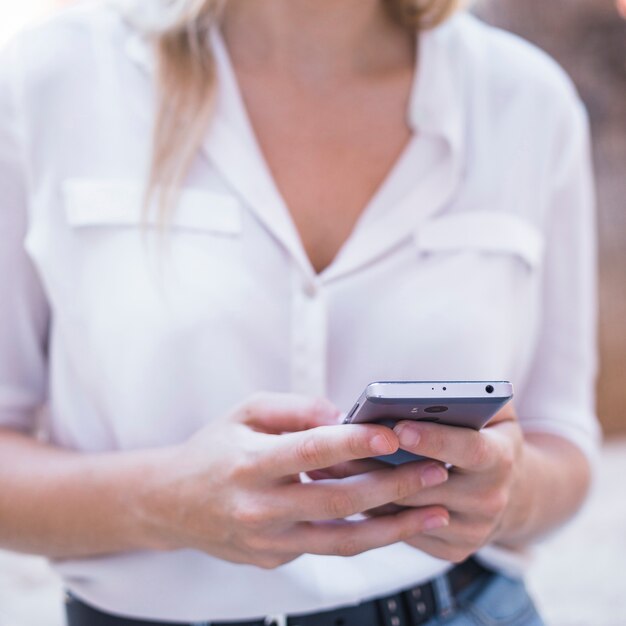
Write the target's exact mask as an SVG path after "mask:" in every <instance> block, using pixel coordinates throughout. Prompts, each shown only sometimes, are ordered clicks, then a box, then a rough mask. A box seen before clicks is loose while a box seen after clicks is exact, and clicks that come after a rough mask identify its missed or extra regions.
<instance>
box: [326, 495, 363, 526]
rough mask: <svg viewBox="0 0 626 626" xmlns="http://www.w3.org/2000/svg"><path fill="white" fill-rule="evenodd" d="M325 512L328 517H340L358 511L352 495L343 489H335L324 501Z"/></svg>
mask: <svg viewBox="0 0 626 626" xmlns="http://www.w3.org/2000/svg"><path fill="white" fill-rule="evenodd" d="M324 508H325V513H326V514H327V515H328V517H329V519H341V518H344V517H347V516H348V515H352V514H354V513H358V512H359V511H358V510H357V508H356V506H355V503H354V500H353V498H352V496H351V495H350V494H349V493H347V492H345V491H337V492H336V493H333V494H332V495H330V496H329V497H328V498H327V499H326V501H325V502H324Z"/></svg>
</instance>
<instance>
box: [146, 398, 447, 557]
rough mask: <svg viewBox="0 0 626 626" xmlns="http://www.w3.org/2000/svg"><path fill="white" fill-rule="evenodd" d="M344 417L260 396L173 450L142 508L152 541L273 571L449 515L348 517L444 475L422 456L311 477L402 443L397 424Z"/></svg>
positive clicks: (301, 402) (432, 511)
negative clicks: (341, 420)
mask: <svg viewBox="0 0 626 626" xmlns="http://www.w3.org/2000/svg"><path fill="white" fill-rule="evenodd" d="M337 419H338V411H337V410H336V409H335V408H334V407H333V406H332V405H330V404H329V403H328V402H326V401H323V400H314V399H309V398H305V397H301V396H296V395H288V394H260V395H257V396H254V397H253V398H251V399H250V400H248V401H246V402H244V403H243V404H242V405H240V406H239V407H238V408H236V409H235V410H234V411H233V412H232V413H231V414H230V415H227V416H226V417H225V418H223V419H220V420H217V421H215V422H213V423H211V424H209V425H207V426H206V427H204V428H203V429H202V430H200V431H199V432H198V433H196V434H195V435H194V436H193V437H192V438H191V439H190V440H189V441H187V442H186V443H184V444H182V445H179V446H175V447H173V448H170V449H168V450H166V451H164V454H163V455H161V456H160V459H161V460H160V462H159V464H158V467H156V468H155V470H154V472H151V476H150V478H149V479H147V485H146V488H145V489H144V490H143V496H142V498H141V505H140V513H141V515H142V518H143V519H144V521H145V522H146V525H147V526H148V527H149V532H150V533H151V535H152V537H153V538H154V544H155V545H157V546H158V547H160V548H162V549H185V548H192V549H197V550H202V551H204V552H206V553H208V554H211V555H213V556H216V557H218V558H221V559H224V560H228V561H232V562H236V563H247V564H252V565H256V566H259V567H264V568H274V567H277V566H279V565H282V564H284V563H287V562H289V561H291V560H293V559H295V558H297V557H298V556H300V555H301V554H304V553H311V554H328V555H341V556H352V555H355V554H358V553H361V552H364V551H366V550H371V549H373V548H377V547H381V546H385V545H389V544H392V543H396V542H399V541H404V540H405V539H407V538H408V537H412V536H414V535H415V534H416V533H417V532H419V531H420V530H422V529H426V528H428V527H430V528H432V526H431V524H432V523H433V522H436V521H438V520H441V518H446V517H447V512H446V510H445V509H443V508H442V507H439V506H431V507H427V508H422V509H407V510H405V511H400V512H397V513H394V514H390V515H385V516H382V517H377V518H374V519H359V520H346V519H345V518H346V517H350V516H352V515H355V514H357V513H362V512H363V511H366V510H368V509H373V508H376V507H380V506H383V505H385V504H387V503H390V502H393V501H396V500H399V499H402V498H404V497H407V496H409V495H412V494H415V493H416V492H417V491H419V490H420V489H423V488H424V487H427V486H431V485H432V484H436V483H433V482H432V476H433V475H435V476H437V475H441V472H439V473H438V472H430V473H429V472H427V470H428V468H429V467H430V466H432V465H434V464H436V463H434V462H432V461H421V462H415V463H407V464H405V465H403V466H401V467H397V468H395V467H381V469H377V470H374V471H371V472H368V473H366V474H362V475H359V476H354V477H350V478H343V479H328V480H320V481H315V482H308V481H303V480H302V479H301V475H302V474H303V473H305V472H310V471H314V470H317V469H322V468H326V467H329V466H332V465H336V464H339V463H344V462H347V461H350V460H354V459H360V458H367V457H371V456H376V455H380V454H389V453H392V452H395V451H396V450H397V449H398V439H397V437H396V436H395V434H394V433H393V431H392V430H391V429H389V428H386V427H384V426H377V425H365V424H360V425H356V424H355V425H342V426H338V424H337ZM444 475H445V473H444ZM429 478H430V480H429ZM439 481H441V479H439Z"/></svg>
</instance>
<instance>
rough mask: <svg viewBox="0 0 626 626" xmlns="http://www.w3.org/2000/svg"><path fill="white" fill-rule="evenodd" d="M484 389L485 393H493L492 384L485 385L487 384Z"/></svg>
mask: <svg viewBox="0 0 626 626" xmlns="http://www.w3.org/2000/svg"><path fill="white" fill-rule="evenodd" d="M485 391H486V392H487V393H493V385H487V386H486V387H485Z"/></svg>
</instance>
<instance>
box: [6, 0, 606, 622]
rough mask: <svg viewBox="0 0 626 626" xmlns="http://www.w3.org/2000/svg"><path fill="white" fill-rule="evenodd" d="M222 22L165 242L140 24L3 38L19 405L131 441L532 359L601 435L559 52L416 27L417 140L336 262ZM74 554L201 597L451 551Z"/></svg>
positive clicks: (582, 145)
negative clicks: (214, 98) (241, 75)
mask: <svg viewBox="0 0 626 626" xmlns="http://www.w3.org/2000/svg"><path fill="white" fill-rule="evenodd" d="M211 45H212V46H213V47H214V50H215V54H216V58H217V67H218V75H219V88H218V102H217V110H216V114H215V118H214V120H213V123H212V125H211V128H210V130H209V132H207V134H206V137H205V139H204V141H203V145H202V149H201V152H200V153H199V154H198V156H197V158H196V160H195V162H194V163H193V166H192V170H191V172H190V175H189V177H188V180H187V181H186V183H185V187H184V190H183V193H182V196H181V199H180V203H179V205H178V207H177V210H176V212H175V215H174V217H173V223H172V227H171V232H170V234H169V236H168V243H167V245H166V246H160V245H159V238H158V235H157V232H156V229H154V228H153V229H149V231H148V233H147V235H145V234H144V231H142V226H141V210H140V206H141V197H142V190H143V185H144V182H145V178H146V173H147V169H148V162H149V152H150V138H151V127H152V122H153V114H154V104H155V98H154V81H153V78H154V76H153V71H154V68H153V62H152V58H151V53H150V49H149V48H148V46H147V45H146V43H145V42H144V40H143V39H142V37H141V35H140V34H139V33H138V32H136V31H135V30H133V28H132V27H131V26H129V25H128V24H127V23H126V22H125V21H124V20H123V19H122V17H121V16H120V15H119V13H117V12H116V11H115V10H114V9H112V8H109V7H107V6H106V5H104V4H102V3H100V2H96V3H92V2H88V3H81V4H80V5H79V6H78V7H75V8H72V9H70V10H68V11H66V12H64V13H63V14H62V15H60V16H57V17H55V18H53V19H52V20H50V21H48V22H46V23H44V24H41V25H39V26H37V27H35V28H34V29H33V30H31V31H30V32H28V33H26V34H24V35H23V36H21V37H19V38H18V39H17V40H16V41H15V42H14V43H13V44H12V45H11V46H9V48H8V49H7V50H5V52H4V53H3V54H2V58H1V59H0V424H2V425H4V426H6V427H9V428H15V429H20V430H23V431H31V430H32V429H33V428H34V427H35V421H36V416H37V415H38V414H41V421H42V428H43V431H44V433H45V434H46V435H47V436H48V438H49V440H50V441H51V442H52V443H53V444H54V445H57V446H62V447H66V448H71V449H75V450H81V451H84V452H86V453H89V452H95V451H103V450H130V449H138V448H146V447H152V446H163V445H168V444H172V443H176V442H182V441H184V440H185V439H186V438H187V437H189V436H190V435H191V434H192V433H194V432H195V431H197V430H198V429H199V428H201V427H202V426H204V425H205V424H207V423H208V422H210V421H211V420H212V419H213V418H215V417H217V416H219V415H222V414H224V413H225V412H227V411H228V410H229V409H230V408H231V407H233V406H234V405H236V404H237V403H239V402H240V401H241V400H242V399H244V398H246V397H247V396H248V395H249V394H252V393H253V392H256V391H259V390H271V391H294V392H300V393H304V394H322V395H325V396H327V397H328V398H330V399H331V400H332V401H333V402H334V403H335V404H336V405H337V406H338V407H340V408H342V409H343V410H347V409H348V408H349V407H350V406H351V404H352V402H353V401H354V400H355V398H356V397H357V396H358V395H359V393H360V392H361V391H362V390H363V388H364V386H365V385H366V384H367V383H369V382H371V381H374V380H404V379H411V380H419V379H424V380H437V379H439V380H446V379H447V380H468V379H497V380H500V379H508V380H511V381H512V382H513V384H514V387H515V403H516V408H517V411H518V413H519V416H520V420H521V423H522V426H523V428H524V429H525V430H526V431H541V432H549V433H556V434H558V435H560V436H562V437H564V438H565V439H567V440H569V441H571V442H573V443H574V444H576V445H578V446H579V447H580V448H581V449H582V450H583V451H584V452H585V453H586V454H587V455H588V456H589V457H593V455H594V454H595V451H596V446H597V441H598V434H599V431H598V426H597V422H596V419H595V415H594V392H593V382H594V376H595V371H596V347H595V332H596V328H595V324H596V286H595V238H594V231H595V225H594V219H595V218H594V202H593V185H592V175H591V167H590V159H589V138H588V129H587V120H586V115H585V112H584V109H583V107H582V105H581V103H580V100H579V99H578V97H577V95H576V93H575V90H574V88H573V86H572V84H571V82H570V81H569V79H568V78H567V77H566V76H565V75H564V74H563V72H562V70H561V69H560V68H559V67H557V65H556V64H555V63H554V62H553V61H551V60H550V59H549V58H547V57H546V56H545V55H544V54H543V53H541V52H539V51H538V50H537V49H535V48H534V47H532V46H531V45H529V44H527V43H525V42H524V41H522V40H520V39H518V38H517V37H514V36H513V35H510V34H506V33H504V32H502V31H500V30H497V29H494V28H491V27H488V26H486V25H485V24H482V23H481V22H479V21H478V20H476V19H475V18H473V17H471V16H469V15H467V14H459V15H457V16H456V17H454V18H452V19H451V20H449V21H448V22H447V23H446V24H445V25H443V26H440V27H438V28H437V29H435V30H434V31H431V32H428V33H425V34H424V35H423V36H422V37H420V42H419V50H418V52H419V54H418V58H419V68H418V71H417V73H416V79H415V83H414V89H413V93H412V97H411V101H410V106H409V109H408V111H407V119H408V123H409V124H410V126H411V128H412V129H413V130H414V131H415V133H414V136H413V139H412V140H411V142H410V144H409V145H408V147H407V148H406V150H405V152H404V153H403V155H402V156H401V158H400V159H399V160H398V162H397V164H396V165H395V167H394V169H393V170H392V172H391V173H390V174H389V176H388V178H387V180H386V181H385V183H384V184H383V185H382V187H381V188H380V189H379V191H378V192H377V193H376V194H375V196H374V197H373V198H372V200H371V202H370V203H369V205H368V206H367V207H366V208H365V210H364V212H363V214H362V216H361V217H360V219H359V221H358V223H357V225H356V227H355V228H354V230H353V232H352V233H351V234H350V237H349V238H348V240H347V241H346V242H345V244H344V246H343V247H342V249H341V250H340V252H339V254H338V255H337V257H336V258H335V260H334V261H333V262H332V264H331V265H330V266H329V267H328V268H327V269H325V270H324V271H323V272H321V273H320V274H319V275H317V274H316V273H315V271H314V269H313V268H312V266H311V263H310V261H309V260H308V258H307V256H306V254H305V251H304V249H303V246H302V242H301V240H300V238H299V236H298V233H297V231H296V229H295V227H294V223H293V221H292V219H291V217H290V214H289V211H288V209H287V207H286V206H285V203H284V201H283V199H282V198H281V196H280V194H279V192H278V191H277V189H276V186H275V184H274V182H273V180H272V178H271V176H270V174H269V170H268V167H267V165H266V163H265V162H264V160H263V156H262V154H261V152H260V150H259V147H258V145H257V143H256V141H255V137H254V134H253V132H252V129H251V126H250V123H249V120H248V118H247V116H246V111H245V109H244V106H243V104H242V100H241V96H240V93H239V92H238V89H237V84H236V79H235V75H234V73H233V70H232V67H231V66H230V64H229V61H228V55H227V51H226V49H225V47H224V45H223V42H222V41H221V39H220V37H219V35H218V34H217V33H214V36H213V39H212V42H211ZM323 182H324V181H320V184H323ZM482 555H483V558H484V559H486V560H488V561H489V562H490V563H491V564H493V565H495V566H496V567H506V566H507V563H509V562H511V557H512V556H513V555H512V554H511V553H508V552H506V551H504V550H502V549H498V548H494V547H489V548H487V549H485V550H484V551H483V552H482ZM54 566H55V567H56V569H57V571H58V572H59V573H60V574H61V575H62V576H63V577H64V578H65V581H66V584H67V585H68V587H69V588H70V589H71V590H73V591H74V592H75V593H76V594H77V595H78V596H80V597H83V598H84V599H85V600H87V601H88V602H91V603H92V604H94V605H96V606H100V607H102V608H104V609H105V610H108V611H113V612H118V613H123V614H126V615H130V616H135V617H141V618H146V619H163V620H181V621H182V620H188V621H193V620H207V619H208V620H227V619H237V618H238V619H244V618H252V617H258V616H262V615H266V614H274V613H281V612H304V611H315V610H321V609H323V608H325V607H331V606H334V605H338V604H343V603H352V602H357V601H359V600H361V599H364V598H367V597H371V596H375V595H380V594H386V593H388V592H391V591H392V590H395V589H397V588H400V587H404V586H408V585H411V584H415V583H417V582H419V581H422V580H424V579H427V578H430V577H432V576H434V575H437V574H439V573H441V572H442V571H444V570H446V569H447V568H448V567H449V566H450V564H449V563H446V562H443V561H440V560H437V559H434V558H432V557H430V556H428V555H426V554H424V553H421V552H419V551H417V550H416V549H414V548H412V547H409V546H407V545H406V544H396V545H393V546H389V547H386V548H381V549H377V550H373V551H370V552H368V553H365V554H361V555H359V556H355V557H351V558H340V557H331V556H313V555H305V556H303V557H301V558H299V559H297V560H296V561H294V562H292V563H289V564H287V565H284V566H282V567H280V568H278V569H276V570H271V571H267V570H262V569H258V568H256V567H252V566H246V565H235V564H232V563H229V562H225V561H221V560H219V559H216V558H213V557H211V556H208V555H206V554H203V553H200V552H197V551H192V550H181V551H176V552H171V553H151V552H132V553H125V554H118V555H113V556H108V557H98V558H91V559H71V560H59V561H56V562H55V563H54Z"/></svg>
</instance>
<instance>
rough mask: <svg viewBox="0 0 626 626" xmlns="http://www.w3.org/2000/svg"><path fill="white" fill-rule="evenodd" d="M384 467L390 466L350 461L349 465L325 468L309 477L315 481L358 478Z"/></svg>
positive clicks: (309, 474) (343, 464) (376, 462)
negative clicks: (360, 475) (349, 477)
mask: <svg viewBox="0 0 626 626" xmlns="http://www.w3.org/2000/svg"><path fill="white" fill-rule="evenodd" d="M384 467H389V466H388V465H386V464H385V463H383V462H381V461H375V460H373V459H362V460H358V461H348V462H347V463H338V464H337V465H332V466H331V467H325V468H323V469H320V470H313V471H312V472H309V473H308V476H309V478H311V479H313V480H326V479H329V478H347V477H348V476H358V475H359V474H366V473H367V472H375V471H376V470H379V469H382V468H384Z"/></svg>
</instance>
